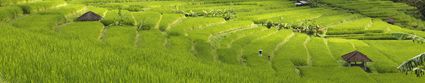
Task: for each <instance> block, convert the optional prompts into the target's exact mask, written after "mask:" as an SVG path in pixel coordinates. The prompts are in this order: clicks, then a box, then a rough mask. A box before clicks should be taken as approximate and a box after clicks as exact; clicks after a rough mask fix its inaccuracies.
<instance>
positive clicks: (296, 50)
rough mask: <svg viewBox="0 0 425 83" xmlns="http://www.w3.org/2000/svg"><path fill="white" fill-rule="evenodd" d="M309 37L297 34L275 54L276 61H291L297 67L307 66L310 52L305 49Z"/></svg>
mask: <svg viewBox="0 0 425 83" xmlns="http://www.w3.org/2000/svg"><path fill="white" fill-rule="evenodd" d="M307 38H308V36H307V35H303V34H296V35H295V36H294V37H292V38H291V39H290V40H288V41H287V42H286V43H285V44H284V45H283V46H282V47H281V48H280V49H279V50H277V51H276V52H275V57H274V58H273V60H274V59H276V61H280V60H285V59H289V60H290V61H291V62H292V63H293V64H294V65H296V66H306V65H307V59H308V58H307V57H308V51H307V50H306V48H304V41H306V39H307Z"/></svg>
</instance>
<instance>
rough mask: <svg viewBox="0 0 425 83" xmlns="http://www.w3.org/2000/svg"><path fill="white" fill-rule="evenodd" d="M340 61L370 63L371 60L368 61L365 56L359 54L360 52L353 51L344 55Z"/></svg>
mask: <svg viewBox="0 0 425 83" xmlns="http://www.w3.org/2000/svg"><path fill="white" fill-rule="evenodd" d="M342 59H344V60H345V61H347V62H372V60H370V59H369V57H367V56H366V55H365V54H363V53H361V52H360V51H353V52H350V53H348V54H345V55H343V56H342Z"/></svg>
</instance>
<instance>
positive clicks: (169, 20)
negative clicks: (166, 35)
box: [159, 14, 184, 31]
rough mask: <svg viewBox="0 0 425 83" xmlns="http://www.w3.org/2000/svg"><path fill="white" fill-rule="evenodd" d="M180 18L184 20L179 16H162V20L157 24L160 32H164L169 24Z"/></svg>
mask: <svg viewBox="0 0 425 83" xmlns="http://www.w3.org/2000/svg"><path fill="white" fill-rule="evenodd" d="M182 18H184V16H183V15H180V14H164V15H162V20H161V22H160V23H159V29H160V30H161V31H165V30H166V29H167V28H168V27H170V25H171V24H173V23H175V22H177V21H178V20H179V19H182Z"/></svg>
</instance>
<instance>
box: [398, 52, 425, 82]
mask: <svg viewBox="0 0 425 83" xmlns="http://www.w3.org/2000/svg"><path fill="white" fill-rule="evenodd" d="M424 63H425V53H422V54H419V55H417V56H415V57H413V58H412V59H410V60H408V61H405V62H404V63H403V64H401V65H400V66H399V67H397V68H398V69H399V70H400V71H401V72H403V73H406V74H408V73H410V72H414V73H415V74H416V76H417V77H421V76H423V75H425V64H424Z"/></svg>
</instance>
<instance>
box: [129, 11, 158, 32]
mask: <svg viewBox="0 0 425 83" xmlns="http://www.w3.org/2000/svg"><path fill="white" fill-rule="evenodd" d="M133 15H134V19H136V21H137V22H136V23H137V25H139V26H140V25H143V26H144V28H146V29H157V23H158V22H160V21H161V16H162V15H161V13H158V12H137V13H133Z"/></svg>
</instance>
